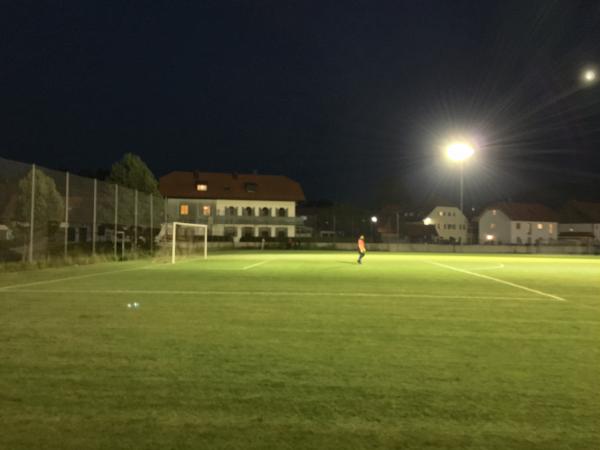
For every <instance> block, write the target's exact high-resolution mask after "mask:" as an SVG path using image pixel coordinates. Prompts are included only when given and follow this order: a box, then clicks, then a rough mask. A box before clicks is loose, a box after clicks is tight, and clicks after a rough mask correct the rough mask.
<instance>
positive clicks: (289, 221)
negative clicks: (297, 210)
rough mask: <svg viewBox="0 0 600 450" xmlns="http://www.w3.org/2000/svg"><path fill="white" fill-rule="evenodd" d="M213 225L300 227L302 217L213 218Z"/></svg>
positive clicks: (302, 221)
mask: <svg viewBox="0 0 600 450" xmlns="http://www.w3.org/2000/svg"><path fill="white" fill-rule="evenodd" d="M212 219H213V223H214V224H215V225H281V226H283V225H302V224H303V223H304V218H302V217H273V216H214V217H212Z"/></svg>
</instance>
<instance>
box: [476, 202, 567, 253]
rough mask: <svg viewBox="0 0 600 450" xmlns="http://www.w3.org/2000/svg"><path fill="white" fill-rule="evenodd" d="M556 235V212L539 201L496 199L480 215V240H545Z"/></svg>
mask: <svg viewBox="0 0 600 450" xmlns="http://www.w3.org/2000/svg"><path fill="white" fill-rule="evenodd" d="M557 238H558V216H557V214H556V213H555V212H554V211H553V210H551V209H550V208H548V207H546V206H544V205H541V204H539V203H498V204H496V205H493V206H489V207H487V208H486V209H485V210H484V211H483V213H482V214H481V215H480V216H479V243H480V244H484V243H487V244H492V243H493V244H547V243H551V242H553V241H556V240H557Z"/></svg>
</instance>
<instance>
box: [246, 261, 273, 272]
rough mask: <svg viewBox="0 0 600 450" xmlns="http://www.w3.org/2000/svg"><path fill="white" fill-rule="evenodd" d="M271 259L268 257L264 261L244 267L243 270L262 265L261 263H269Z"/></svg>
mask: <svg viewBox="0 0 600 450" xmlns="http://www.w3.org/2000/svg"><path fill="white" fill-rule="evenodd" d="M269 261H271V260H270V259H266V260H264V261H261V262H257V263H255V264H250V265H249V266H246V267H244V268H242V270H248V269H252V268H253V267H257V266H260V265H261V264H264V263H268V262H269Z"/></svg>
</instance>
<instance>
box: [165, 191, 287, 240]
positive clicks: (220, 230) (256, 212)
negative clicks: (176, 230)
mask: <svg viewBox="0 0 600 450" xmlns="http://www.w3.org/2000/svg"><path fill="white" fill-rule="evenodd" d="M182 204H185V205H188V214H187V215H181V214H180V206H181V205H182ZM205 206H208V207H209V208H210V214H207V215H205V214H203V208H204V207H205ZM231 207H233V208H235V211H236V214H234V217H236V218H237V222H238V223H235V224H221V223H214V220H213V218H214V216H228V214H227V212H228V211H227V210H228V208H231ZM246 208H252V216H251V217H252V219H251V220H248V223H247V224H244V223H243V217H245V216H244V215H243V210H244V209H246ZM263 208H268V209H269V213H270V214H269V217H279V216H278V212H279V210H280V209H281V208H283V209H285V210H286V212H287V213H286V215H285V217H296V202H293V201H269V200H220V199H216V200H215V199H186V198H169V199H167V214H168V217H169V218H170V220H179V221H182V222H191V223H195V222H202V221H203V220H204V222H203V223H208V224H209V230H210V234H211V235H213V236H225V234H226V231H227V230H231V229H235V236H236V237H238V238H239V237H241V236H242V235H243V234H244V231H245V230H249V229H250V228H252V236H254V237H259V236H261V234H262V233H263V232H268V235H269V236H270V237H276V236H277V233H278V231H283V230H285V233H286V235H287V236H288V237H295V235H296V226H295V225H287V224H272V223H268V224H267V223H265V224H261V223H256V222H257V220H258V221H260V217H261V215H260V214H261V210H262V209H263Z"/></svg>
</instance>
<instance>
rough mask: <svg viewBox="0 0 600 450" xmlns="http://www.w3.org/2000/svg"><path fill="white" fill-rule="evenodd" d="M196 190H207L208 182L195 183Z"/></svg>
mask: <svg viewBox="0 0 600 450" xmlns="http://www.w3.org/2000/svg"><path fill="white" fill-rule="evenodd" d="M196 190H197V191H208V184H206V183H196Z"/></svg>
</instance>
